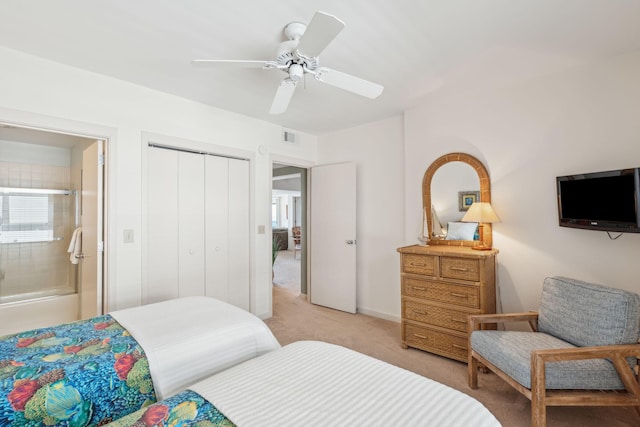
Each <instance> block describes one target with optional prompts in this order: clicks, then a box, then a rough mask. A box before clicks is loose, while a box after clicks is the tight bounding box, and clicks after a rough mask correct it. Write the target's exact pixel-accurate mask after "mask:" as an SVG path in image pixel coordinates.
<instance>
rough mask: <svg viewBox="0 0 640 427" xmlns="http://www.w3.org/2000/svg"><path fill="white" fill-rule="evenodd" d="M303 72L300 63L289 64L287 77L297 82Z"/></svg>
mask: <svg viewBox="0 0 640 427" xmlns="http://www.w3.org/2000/svg"><path fill="white" fill-rule="evenodd" d="M303 74H304V69H303V68H302V65H300V64H291V66H289V78H290V79H291V80H293V81H294V82H299V81H300V80H301V79H302V75H303Z"/></svg>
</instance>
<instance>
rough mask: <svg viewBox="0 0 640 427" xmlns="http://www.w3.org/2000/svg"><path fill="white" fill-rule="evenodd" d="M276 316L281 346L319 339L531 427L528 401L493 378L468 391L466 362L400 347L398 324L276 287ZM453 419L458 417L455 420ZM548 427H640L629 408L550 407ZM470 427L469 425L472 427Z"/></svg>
mask: <svg viewBox="0 0 640 427" xmlns="http://www.w3.org/2000/svg"><path fill="white" fill-rule="evenodd" d="M273 303H274V304H273V317H271V318H270V319H267V320H266V323H267V325H268V326H269V327H270V328H271V330H272V331H273V334H274V335H275V336H276V338H277V339H278V341H280V344H282V345H286V344H289V343H291V342H294V341H300V340H318V341H325V342H329V343H333V344H338V345H342V346H344V347H347V348H351V349H353V350H356V351H359V352H361V353H364V354H367V355H369V356H373V357H375V358H378V359H380V360H384V361H385V362H388V363H391V364H392V365H396V366H399V367H401V368H404V369H407V370H409V371H413V372H415V373H417V374H420V375H423V376H425V377H428V378H431V379H434V380H436V381H439V382H441V383H443V384H446V385H448V386H450V387H453V388H455V389H457V390H460V391H461V392H463V393H466V394H468V395H470V396H472V397H474V398H476V399H478V400H479V401H480V402H482V403H483V404H484V405H485V406H486V407H487V408H488V409H489V410H490V411H491V412H492V413H493V414H494V415H495V416H496V418H497V419H498V420H499V421H500V422H501V423H502V425H503V426H505V427H528V426H530V425H531V421H530V420H531V406H530V402H529V400H528V399H527V398H525V397H524V396H522V395H521V394H520V393H518V392H517V391H515V390H514V389H513V388H512V387H510V386H509V385H507V384H506V383H505V382H504V381H503V380H502V379H500V378H498V377H497V376H496V375H495V374H492V373H489V374H480V375H479V378H478V383H479V388H478V389H477V390H471V389H470V388H469V387H468V386H467V365H466V364H465V363H461V362H457V361H454V360H450V359H447V358H444V357H440V356H436V355H434V354H431V353H427V352H424V351H420V350H416V349H411V348H410V349H403V348H401V347H400V324H399V323H395V322H391V321H388V320H383V319H378V318H375V317H371V316H365V315H363V314H355V315H354V314H349V313H345V312H341V311H337V310H332V309H329V308H326V307H321V306H316V305H312V304H309V303H308V302H307V301H306V300H305V296H304V295H298V294H296V293H295V292H291V291H290V290H288V289H286V288H280V287H276V286H274V287H273ZM454 416H455V415H454ZM547 425H548V427H604V426H606V427H623V426H624V427H628V426H636V427H637V426H640V417H639V416H638V414H636V412H635V411H634V410H633V409H631V408H626V407H620V408H615V407H613V408H612V407H609V408H602V407H550V408H548V409H547ZM470 427H471V426H470Z"/></svg>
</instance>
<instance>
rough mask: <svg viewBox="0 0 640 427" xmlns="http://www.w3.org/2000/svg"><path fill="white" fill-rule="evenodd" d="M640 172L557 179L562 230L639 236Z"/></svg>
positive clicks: (628, 171)
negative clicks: (623, 233)
mask: <svg viewBox="0 0 640 427" xmlns="http://www.w3.org/2000/svg"><path fill="white" fill-rule="evenodd" d="M639 171H640V168H632V169H619V170H614V171H608V172H594V173H585V174H578V175H568V176H559V177H557V178H556V183H557V191H558V216H559V220H560V226H561V227H573V228H584V229H588V230H601V231H616V232H628V233H640V205H639V203H640V180H639Z"/></svg>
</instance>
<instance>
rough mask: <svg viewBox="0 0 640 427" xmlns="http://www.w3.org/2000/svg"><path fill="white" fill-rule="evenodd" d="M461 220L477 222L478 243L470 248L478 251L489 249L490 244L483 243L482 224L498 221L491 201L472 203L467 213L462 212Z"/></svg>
mask: <svg viewBox="0 0 640 427" xmlns="http://www.w3.org/2000/svg"><path fill="white" fill-rule="evenodd" d="M461 221H463V222H477V223H478V231H479V234H480V244H479V245H478V246H473V247H472V248H471V249H475V250H478V251H487V250H489V249H491V246H487V245H486V244H485V243H484V224H486V223H489V224H491V223H494V222H500V218H498V215H496V213H495V211H494V210H493V208H492V207H491V203H487V202H476V203H473V204H472V205H471V206H470V207H469V210H468V211H467V213H466V214H464V216H463V217H462V219H461Z"/></svg>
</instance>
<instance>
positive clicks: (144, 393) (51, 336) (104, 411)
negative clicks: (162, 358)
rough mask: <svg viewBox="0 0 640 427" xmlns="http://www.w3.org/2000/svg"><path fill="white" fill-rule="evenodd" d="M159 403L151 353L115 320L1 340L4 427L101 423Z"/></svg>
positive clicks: (0, 410) (0, 417)
mask: <svg viewBox="0 0 640 427" xmlns="http://www.w3.org/2000/svg"><path fill="white" fill-rule="evenodd" d="M155 401H156V395H155V392H154V389H153V383H152V380H151V376H150V373H149V363H148V361H147V357H146V356H145V354H144V351H143V350H142V348H141V347H140V346H139V345H138V343H137V342H136V341H135V340H134V339H133V337H131V335H130V334H129V332H127V330H125V329H124V328H123V327H122V326H121V325H120V324H119V323H117V322H116V321H115V320H114V319H113V318H112V317H111V316H110V315H104V316H99V317H95V318H92V319H89V320H85V321H79V322H74V323H69V324H65V325H58V326H55V327H51V328H44V329H36V330H32V331H28V332H22V333H19V334H15V335H8V336H5V337H0V426H26V427H30V426H42V425H46V426H68V427H84V426H89V425H91V426H100V425H104V424H107V423H109V422H111V421H113V420H116V419H118V418H120V417H123V416H125V415H127V414H130V413H132V412H135V411H137V410H138V409H140V408H142V407H146V406H148V405H151V404H152V403H154V402H155Z"/></svg>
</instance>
